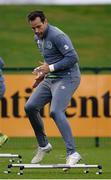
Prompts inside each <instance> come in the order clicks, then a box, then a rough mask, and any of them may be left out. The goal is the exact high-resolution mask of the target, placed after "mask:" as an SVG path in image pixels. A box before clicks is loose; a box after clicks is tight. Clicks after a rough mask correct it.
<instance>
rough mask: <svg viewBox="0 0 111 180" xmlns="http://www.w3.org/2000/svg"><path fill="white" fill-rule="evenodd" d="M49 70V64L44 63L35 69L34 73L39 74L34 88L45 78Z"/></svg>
mask: <svg viewBox="0 0 111 180" xmlns="http://www.w3.org/2000/svg"><path fill="white" fill-rule="evenodd" d="M48 72H49V65H48V64H46V63H44V64H42V65H41V66H39V67H37V68H35V69H34V70H33V72H32V73H33V74H35V75H37V77H36V79H35V82H34V84H33V86H32V87H33V88H35V87H37V86H38V84H39V83H40V82H41V81H42V80H43V79H44V77H45V75H46V74H47V73H48Z"/></svg>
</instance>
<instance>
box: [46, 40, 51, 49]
mask: <svg viewBox="0 0 111 180" xmlns="http://www.w3.org/2000/svg"><path fill="white" fill-rule="evenodd" d="M46 48H48V49H52V43H51V41H47V42H46Z"/></svg>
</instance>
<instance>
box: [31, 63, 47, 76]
mask: <svg viewBox="0 0 111 180" xmlns="http://www.w3.org/2000/svg"><path fill="white" fill-rule="evenodd" d="M49 71H50V69H49V65H48V64H47V63H43V64H42V65H41V66H39V67H37V68H35V69H34V71H33V72H32V73H33V74H35V75H37V74H38V73H40V74H42V73H43V74H47V73H48V72H49Z"/></svg>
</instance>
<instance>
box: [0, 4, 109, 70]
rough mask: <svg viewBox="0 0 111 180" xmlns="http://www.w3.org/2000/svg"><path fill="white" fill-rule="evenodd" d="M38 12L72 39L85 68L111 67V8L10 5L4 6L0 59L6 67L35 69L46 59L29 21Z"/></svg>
mask: <svg viewBox="0 0 111 180" xmlns="http://www.w3.org/2000/svg"><path fill="white" fill-rule="evenodd" d="M36 9H41V10H43V11H45V13H46V15H47V18H48V20H49V22H50V23H51V24H53V25H55V26H58V27H59V28H61V29H62V30H63V31H65V32H66V33H67V34H68V35H69V36H70V37H71V39H72V42H73V43H74V45H75V48H76V49H77V52H78V54H79V57H80V66H81V67H84V66H88V67H101V66H103V67H105V66H108V67H109V66H111V53H110V49H111V5H101V6H39V5H38V6H36V5H24V6H23V5H22V6H11V5H10V6H0V56H1V57H3V58H4V60H5V62H6V67H12V66H14V67H18V66H19V67H33V66H36V64H37V63H38V61H39V60H42V57H41V55H40V53H39V51H38V50H37V48H36V45H35V43H34V42H33V33H32V31H31V28H30V27H29V25H28V23H27V19H26V16H27V14H28V13H29V12H30V11H32V10H36Z"/></svg>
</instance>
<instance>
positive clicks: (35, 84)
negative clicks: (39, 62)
mask: <svg viewBox="0 0 111 180" xmlns="http://www.w3.org/2000/svg"><path fill="white" fill-rule="evenodd" d="M44 77H45V74H44V73H42V72H38V73H37V76H36V79H35V82H34V83H33V85H32V88H36V87H37V86H38V85H39V83H40V82H41V81H42V80H43V79H44Z"/></svg>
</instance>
